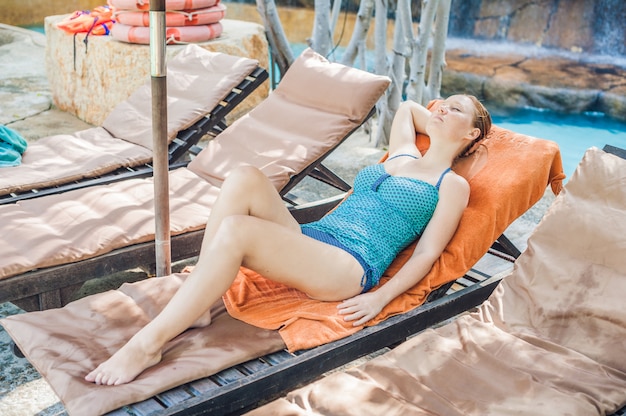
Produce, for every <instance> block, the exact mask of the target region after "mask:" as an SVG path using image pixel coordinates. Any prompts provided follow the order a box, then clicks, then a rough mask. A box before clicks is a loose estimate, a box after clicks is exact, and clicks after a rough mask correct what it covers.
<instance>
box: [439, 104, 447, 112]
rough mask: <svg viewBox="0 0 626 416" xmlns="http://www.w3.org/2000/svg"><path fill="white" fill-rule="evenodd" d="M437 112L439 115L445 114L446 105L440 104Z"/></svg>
mask: <svg viewBox="0 0 626 416" xmlns="http://www.w3.org/2000/svg"><path fill="white" fill-rule="evenodd" d="M439 112H440V113H447V112H448V106H447V105H446V104H441V105H440V106H439Z"/></svg>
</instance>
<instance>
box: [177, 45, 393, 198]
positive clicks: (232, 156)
mask: <svg viewBox="0 0 626 416" xmlns="http://www.w3.org/2000/svg"><path fill="white" fill-rule="evenodd" d="M389 83H390V80H389V78H387V77H385V76H380V75H375V74H371V73H369V72H366V71H362V70H360V69H356V68H350V67H347V66H344V65H341V64H337V63H331V62H328V61H327V60H326V59H325V58H323V57H322V56H320V55H319V54H317V53H316V52H314V51H313V50H311V49H307V50H305V51H304V52H303V53H302V54H301V55H300V56H299V57H298V59H296V60H295V61H294V63H293V64H292V65H291V67H290V68H289V70H288V71H287V73H286V74H285V76H284V77H283V79H282V80H281V81H280V84H279V85H278V87H277V88H276V90H274V91H273V92H272V93H271V94H270V96H269V97H268V98H266V99H265V101H263V102H262V103H261V104H259V105H258V106H257V107H255V108H254V110H252V111H251V112H250V113H248V114H247V115H245V116H244V117H242V118H240V119H239V120H237V121H236V122H235V123H233V125H232V126H230V127H229V128H227V129H226V130H225V131H224V132H223V133H222V134H220V135H219V136H217V138H215V139H214V140H212V141H211V142H210V143H209V144H208V145H207V147H206V149H204V150H203V151H202V152H200V154H199V155H198V157H196V158H195V159H194V160H193V161H192V162H191V163H190V164H189V169H190V170H192V171H193V172H195V173H196V174H198V175H199V176H201V177H202V178H204V179H205V180H207V181H209V182H211V183H212V184H214V185H216V186H219V184H220V183H221V182H222V181H223V180H224V178H225V177H226V175H227V174H228V173H229V172H231V171H232V170H233V169H234V168H235V167H236V166H244V165H253V166H256V167H257V168H259V169H261V170H262V171H263V172H264V173H265V174H266V175H267V176H268V177H269V178H270V179H271V180H272V182H273V183H274V185H275V186H276V188H277V189H281V188H282V187H283V186H285V184H286V183H287V182H288V181H289V178H290V177H291V176H292V175H293V174H297V173H299V172H300V171H302V169H304V168H305V167H306V166H308V165H310V163H311V161H312V160H315V159H317V158H318V157H319V156H321V155H323V154H324V153H325V152H326V151H328V150H329V149H331V148H332V147H333V146H334V145H336V144H337V143H339V142H340V140H342V139H343V138H344V137H345V136H346V135H347V134H348V133H349V132H351V131H352V130H354V129H355V128H357V127H358V126H359V125H360V124H361V123H362V122H363V120H364V119H365V117H366V116H367V115H368V113H369V112H370V110H371V109H372V107H373V106H374V104H375V103H376V101H377V100H378V98H379V97H380V96H381V95H382V93H383V92H384V90H385V89H386V88H387V86H388V85H389ZM302 120H307V122H302ZM217 154H219V155H220V157H217V156H216V155H217ZM223 155H228V157H227V158H225V157H224V156H223Z"/></svg>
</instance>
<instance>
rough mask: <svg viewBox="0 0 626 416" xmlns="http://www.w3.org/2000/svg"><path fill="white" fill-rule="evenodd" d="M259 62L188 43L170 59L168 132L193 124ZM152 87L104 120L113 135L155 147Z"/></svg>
mask: <svg viewBox="0 0 626 416" xmlns="http://www.w3.org/2000/svg"><path fill="white" fill-rule="evenodd" d="M257 65H258V62H257V61H256V60H254V59H248V58H241V57H236V56H231V55H226V54H223V53H218V52H210V51H207V50H206V49H203V48H201V47H200V46H198V45H193V44H191V45H188V46H187V47H186V48H185V49H183V50H182V51H181V52H180V53H179V54H178V55H176V56H175V57H174V58H172V60H171V61H169V62H168V63H167V107H168V114H167V136H168V139H169V140H170V141H171V140H173V139H174V138H175V137H176V133H178V131H180V130H183V129H185V128H187V127H189V126H191V125H192V124H193V123H194V122H195V121H196V120H198V119H199V118H200V117H202V116H204V115H205V114H207V113H209V112H210V111H211V110H212V109H213V108H214V107H215V105H216V104H217V103H218V102H219V101H220V100H222V99H224V98H225V97H226V95H227V94H228V93H229V92H230V91H231V90H232V89H233V87H235V86H237V85H238V84H239V83H240V82H241V80H242V79H243V78H244V77H245V76H246V75H248V74H249V73H250V72H252V71H253V70H254V68H256V67H257ZM151 97H152V88H151V82H150V80H148V81H147V82H146V84H144V85H143V86H142V87H140V88H139V89H137V90H136V91H135V92H134V93H133V94H132V95H131V96H130V97H129V98H128V100H126V101H124V102H123V103H121V104H119V105H117V106H116V107H115V108H114V109H113V111H111V113H110V114H109V116H108V117H107V118H106V119H105V120H104V122H103V123H102V127H104V128H105V129H107V130H108V131H109V132H110V133H111V134H112V135H113V136H115V137H117V138H120V139H124V140H127V141H129V142H132V143H135V144H138V145H140V146H143V147H145V148H147V149H152V98H151Z"/></svg>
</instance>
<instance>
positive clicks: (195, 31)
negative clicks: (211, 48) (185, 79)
mask: <svg viewBox="0 0 626 416" xmlns="http://www.w3.org/2000/svg"><path fill="white" fill-rule="evenodd" d="M109 4H110V5H111V6H112V7H113V8H114V10H115V11H114V13H113V20H115V24H114V25H113V28H112V29H111V36H113V38H114V39H116V40H119V41H122V42H128V43H140V44H144V45H147V44H149V43H150V28H149V25H150V14H149V13H150V12H149V10H150V3H149V0H109ZM165 9H166V12H165V26H166V29H165V39H166V43H167V44H168V45H169V44H175V43H191V42H205V41H208V40H211V39H215V38H217V37H218V36H220V35H221V34H222V24H221V23H220V20H222V19H223V18H224V16H225V14H226V6H225V5H223V4H221V3H220V0H166V2H165Z"/></svg>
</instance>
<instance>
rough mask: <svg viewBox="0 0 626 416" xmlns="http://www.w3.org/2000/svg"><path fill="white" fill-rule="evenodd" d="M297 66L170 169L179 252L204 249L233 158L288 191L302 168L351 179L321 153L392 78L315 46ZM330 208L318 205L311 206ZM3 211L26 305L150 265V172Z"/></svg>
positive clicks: (3, 279) (5, 245)
mask: <svg viewBox="0 0 626 416" xmlns="http://www.w3.org/2000/svg"><path fill="white" fill-rule="evenodd" d="M292 68H293V70H291V71H290V74H289V75H285V77H283V79H282V81H281V83H280V84H279V87H278V88H277V89H276V90H274V91H273V92H272V93H271V94H270V96H269V97H268V98H267V99H266V100H265V101H263V102H262V103H261V104H259V105H258V106H257V107H255V108H254V109H253V110H252V111H250V112H249V113H248V114H246V115H245V116H243V117H241V118H240V119H238V120H237V121H236V122H235V123H233V125H232V126H230V127H229V128H227V129H226V130H225V131H224V132H223V133H221V134H220V135H218V136H217V137H216V138H215V139H213V140H211V141H210V142H209V143H208V145H207V146H206V148H205V149H204V150H203V151H202V152H200V153H199V154H198V156H197V157H195V158H194V159H193V161H192V162H191V163H190V164H189V166H188V168H187V167H181V168H178V169H175V170H172V171H170V176H169V178H170V210H171V220H170V222H171V233H172V235H173V237H172V260H173V261H176V260H181V259H188V258H192V257H194V256H196V255H197V254H198V251H199V248H200V241H201V238H202V234H203V230H204V226H205V223H206V220H207V218H208V214H209V212H210V208H211V206H212V204H213V202H214V200H215V198H216V196H217V194H218V192H219V187H220V185H221V182H222V180H223V178H224V177H225V176H226V175H227V174H228V172H229V171H230V170H232V169H233V168H235V167H236V166H239V165H253V166H257V167H259V168H260V169H261V170H262V171H263V172H265V173H266V174H267V176H268V177H270V179H271V180H272V182H273V183H274V185H275V186H276V189H279V190H281V193H282V194H283V195H285V196H286V197H288V193H289V191H291V190H292V188H293V186H294V185H295V184H297V183H298V181H300V180H302V179H303V178H304V177H305V176H313V177H315V178H320V179H321V180H324V181H325V182H327V183H334V184H335V185H336V186H338V187H339V188H343V189H344V190H345V189H347V187H349V186H348V185H347V184H345V183H342V182H340V181H339V180H338V178H335V177H333V176H332V174H331V172H328V171H327V169H325V168H324V166H323V165H322V164H321V162H322V160H323V159H324V158H325V157H326V156H327V155H328V154H329V153H330V152H332V150H333V149H335V148H336V146H338V145H339V144H340V143H341V142H342V141H343V140H344V139H345V138H347V137H348V136H349V135H350V134H351V133H352V132H353V131H354V130H356V129H357V128H358V127H359V126H360V125H361V124H362V123H363V122H364V121H365V120H366V119H367V118H368V117H369V116H371V115H372V111H373V108H374V105H375V103H376V101H377V100H378V98H379V97H380V96H381V95H382V93H383V92H384V90H385V89H386V88H387V86H388V85H389V82H390V81H389V79H388V78H387V77H382V76H377V75H374V74H370V73H368V72H365V71H360V70H357V69H354V68H348V67H345V66H343V65H339V64H331V63H329V62H327V61H326V60H324V59H322V58H321V57H319V55H317V54H314V53H313V52H312V51H307V52H306V53H303V54H302V55H301V58H300V59H299V60H298V61H296V63H295V64H294V65H293V66H292ZM288 198H289V199H290V200H291V201H294V202H295V203H297V202H298V201H297V200H296V199H295V198H291V197H288ZM305 208H306V207H305ZM327 209H328V208H326V205H325V204H323V203H320V204H313V206H311V207H309V209H307V212H308V214H307V215H312V214H315V213H316V212H317V211H318V210H322V211H325V210H327ZM298 212H301V211H298ZM316 215H320V214H316ZM0 217H2V222H1V223H0V233H2V234H3V235H5V236H6V235H12V236H14V238H11V239H3V240H1V241H0V250H1V251H3V256H2V257H1V258H0V302H7V301H10V302H13V303H16V304H17V305H18V306H20V307H22V308H23V309H26V310H38V309H47V308H51V307H59V306H62V305H64V304H65V303H67V302H68V301H69V299H71V294H72V293H73V292H74V291H75V289H76V288H77V286H78V287H80V285H82V284H83V283H84V282H85V281H86V280H88V279H93V278H98V277H102V276H106V275H110V274H111V273H115V272H116V271H124V270H129V269H133V268H136V267H138V266H144V268H146V269H148V270H150V269H151V268H152V267H153V266H152V264H153V263H154V214H153V183H152V179H151V178H144V179H128V180H124V181H119V182H115V183H110V184H107V185H101V186H90V187H86V188H82V189H78V190H74V191H69V192H64V193H61V194H54V195H48V196H45V197H40V198H34V199H29V200H25V201H21V202H20V203H18V204H10V205H3V206H0Z"/></svg>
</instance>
